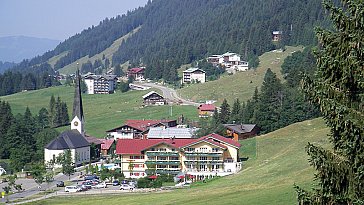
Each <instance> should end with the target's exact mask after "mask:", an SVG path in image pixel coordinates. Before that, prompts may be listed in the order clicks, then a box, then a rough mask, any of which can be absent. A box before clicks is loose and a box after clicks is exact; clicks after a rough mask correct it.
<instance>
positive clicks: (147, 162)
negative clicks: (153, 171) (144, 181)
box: [145, 161, 180, 165]
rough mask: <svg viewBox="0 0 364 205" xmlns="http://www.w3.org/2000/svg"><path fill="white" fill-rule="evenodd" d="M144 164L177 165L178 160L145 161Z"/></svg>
mask: <svg viewBox="0 0 364 205" xmlns="http://www.w3.org/2000/svg"><path fill="white" fill-rule="evenodd" d="M145 164H147V165H148V164H151V165H153V164H156V165H179V164H180V162H179V161H146V162H145Z"/></svg>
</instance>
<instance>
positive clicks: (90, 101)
mask: <svg viewBox="0 0 364 205" xmlns="http://www.w3.org/2000/svg"><path fill="white" fill-rule="evenodd" d="M148 92H150V90H149V91H129V92H127V93H121V92H119V91H118V92H117V93H115V94H112V95H87V94H84V95H82V100H83V108H84V115H85V120H86V122H85V130H86V133H87V134H90V135H92V136H95V137H99V138H102V137H105V136H106V133H105V131H106V130H109V129H112V128H115V127H118V126H121V125H123V123H124V122H125V120H127V119H177V118H178V117H179V116H180V115H182V114H183V115H184V116H185V117H186V118H187V119H190V120H191V119H194V120H195V119H197V118H198V116H197V109H196V107H193V106H178V105H173V106H156V107H143V106H142V104H143V99H142V96H143V95H144V94H146V93H148ZM52 94H53V95H54V96H55V98H57V97H58V96H59V97H60V98H61V100H62V101H64V102H66V103H67V107H68V111H69V116H70V118H71V117H72V108H73V97H74V88H73V87H70V86H58V87H51V88H46V89H41V90H35V91H27V92H22V93H17V94H13V95H9V96H3V97H0V100H1V101H7V102H9V103H10V105H11V108H12V111H13V113H24V112H25V109H26V107H27V106H28V107H29V109H30V110H31V112H32V113H33V114H34V115H35V114H37V113H38V112H39V110H40V109H41V108H42V107H45V108H48V107H49V100H50V98H51V96H52ZM70 120H72V119H70ZM65 129H69V127H68V126H67V127H63V128H59V130H61V131H62V130H65Z"/></svg>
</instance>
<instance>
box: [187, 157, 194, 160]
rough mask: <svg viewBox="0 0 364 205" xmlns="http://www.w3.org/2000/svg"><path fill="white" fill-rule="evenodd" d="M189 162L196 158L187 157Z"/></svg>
mask: <svg viewBox="0 0 364 205" xmlns="http://www.w3.org/2000/svg"><path fill="white" fill-rule="evenodd" d="M187 160H195V157H187Z"/></svg>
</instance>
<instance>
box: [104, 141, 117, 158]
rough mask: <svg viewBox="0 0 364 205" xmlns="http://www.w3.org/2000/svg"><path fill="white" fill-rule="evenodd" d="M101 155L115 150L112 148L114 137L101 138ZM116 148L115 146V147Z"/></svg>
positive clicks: (109, 153)
mask: <svg viewBox="0 0 364 205" xmlns="http://www.w3.org/2000/svg"><path fill="white" fill-rule="evenodd" d="M101 141H102V144H101V155H102V156H107V155H111V154H113V153H114V150H113V149H112V145H113V144H114V143H115V140H114V139H101ZM114 149H115V148H114Z"/></svg>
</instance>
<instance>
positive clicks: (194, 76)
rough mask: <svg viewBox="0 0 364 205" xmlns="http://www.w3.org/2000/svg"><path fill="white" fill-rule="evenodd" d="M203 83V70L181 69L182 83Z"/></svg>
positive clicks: (204, 75) (204, 76) (204, 80)
mask: <svg viewBox="0 0 364 205" xmlns="http://www.w3.org/2000/svg"><path fill="white" fill-rule="evenodd" d="M193 82H195V83H205V82H206V74H205V71H203V70H202V69H199V68H189V69H187V70H185V71H183V78H182V83H193Z"/></svg>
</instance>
